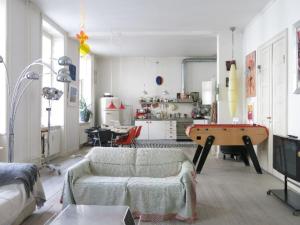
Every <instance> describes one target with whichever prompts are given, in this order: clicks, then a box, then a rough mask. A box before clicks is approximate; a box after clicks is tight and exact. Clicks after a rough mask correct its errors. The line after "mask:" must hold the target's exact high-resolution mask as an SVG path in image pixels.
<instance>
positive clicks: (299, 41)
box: [297, 28, 300, 87]
mask: <svg viewBox="0 0 300 225" xmlns="http://www.w3.org/2000/svg"><path fill="white" fill-rule="evenodd" d="M297 50H298V51H297V62H298V70H297V73H298V84H297V85H298V87H300V28H298V29H297Z"/></svg>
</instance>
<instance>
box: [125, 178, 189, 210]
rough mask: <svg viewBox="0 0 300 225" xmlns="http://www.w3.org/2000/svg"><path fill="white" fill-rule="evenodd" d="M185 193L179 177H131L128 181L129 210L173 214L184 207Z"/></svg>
mask: <svg viewBox="0 0 300 225" xmlns="http://www.w3.org/2000/svg"><path fill="white" fill-rule="evenodd" d="M185 191H186V190H185V187H184V184H182V183H181V182H180V178H179V177H167V178H149V177H133V178H130V180H129V181H128V194H129V199H130V206H131V210H132V211H133V212H143V213H144V214H148V213H149V214H165V213H175V212H176V210H177V209H178V208H181V207H182V206H183V205H184V202H185V200H184V197H185Z"/></svg>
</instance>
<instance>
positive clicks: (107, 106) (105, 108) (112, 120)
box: [99, 97, 120, 126]
mask: <svg viewBox="0 0 300 225" xmlns="http://www.w3.org/2000/svg"><path fill="white" fill-rule="evenodd" d="M99 106H100V109H99V110H100V118H101V124H105V125H109V126H114V125H117V124H120V99H119V98H118V97H101V98H100V104H99ZM111 106H114V107H111Z"/></svg>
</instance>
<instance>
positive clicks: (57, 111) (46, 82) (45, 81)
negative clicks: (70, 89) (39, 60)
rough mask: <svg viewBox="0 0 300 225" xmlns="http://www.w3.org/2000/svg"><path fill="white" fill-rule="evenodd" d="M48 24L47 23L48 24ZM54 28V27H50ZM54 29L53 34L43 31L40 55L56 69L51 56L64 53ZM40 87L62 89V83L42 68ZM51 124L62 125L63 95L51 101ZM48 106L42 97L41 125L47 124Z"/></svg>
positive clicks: (61, 39)
mask: <svg viewBox="0 0 300 225" xmlns="http://www.w3.org/2000/svg"><path fill="white" fill-rule="evenodd" d="M48 26H49V25H48ZM52 29H54V28H52ZM57 33H58V32H57V31H56V32H55V34H53V35H52V34H49V33H48V32H44V33H43V37H42V57H43V60H44V61H45V62H47V63H48V64H50V65H51V66H53V68H54V70H56V71H57V70H58V69H59V68H58V65H57V63H56V61H52V60H50V59H51V58H59V57H60V56H62V55H64V39H63V36H59V35H58V34H57ZM42 87H54V88H57V89H59V90H61V91H64V84H63V83H62V82H57V81H56V76H55V75H54V74H53V73H52V72H51V71H50V70H49V69H48V68H45V67H44V68H43V78H42ZM64 94H66V93H64ZM50 103H51V126H63V125H64V97H61V98H60V99H59V100H58V101H56V100H55V101H51V102H50ZM47 107H49V101H48V100H46V99H45V98H43V97H42V107H41V125H42V126H47V125H48V112H47V111H46V108H47Z"/></svg>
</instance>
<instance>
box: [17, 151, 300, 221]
mask: <svg viewBox="0 0 300 225" xmlns="http://www.w3.org/2000/svg"><path fill="white" fill-rule="evenodd" d="M185 151H186V153H187V155H188V156H189V157H192V155H193V153H194V151H195V150H194V149H191V148H189V149H185ZM78 160H80V158H66V159H61V165H62V170H63V173H65V170H66V169H67V168H68V167H69V166H70V165H72V164H74V163H75V162H77V161H78ZM63 177H64V176H63V175H62V176H56V175H49V174H48V172H47V171H43V172H42V181H43V185H44V189H45V192H46V196H47V202H46V204H45V206H44V207H43V208H41V209H40V210H37V211H36V212H35V213H34V214H33V215H32V216H31V217H29V218H28V219H27V220H26V221H25V222H23V225H41V224H44V223H45V222H46V221H47V220H49V219H50V218H51V217H53V216H55V215H56V214H57V213H58V212H59V211H60V210H61V205H60V203H59V199H60V196H61V189H62V183H63ZM197 182H198V183H197V211H198V216H199V219H198V220H197V221H196V222H195V223H194V224H197V225H198V224H199V225H299V224H300V217H299V216H298V217H296V216H293V215H292V210H291V209H290V208H288V207H287V206H285V205H284V204H282V203H281V202H280V201H278V200H277V199H275V197H273V196H268V195H267V194H266V192H267V190H268V189H269V188H281V187H282V183H281V182H280V181H278V180H277V179H276V178H274V177H272V176H270V175H268V174H266V173H264V174H263V175H257V174H256V172H255V170H254V168H252V167H250V168H249V167H245V166H244V164H243V163H241V162H236V161H231V160H225V161H224V160H222V159H216V158H214V157H209V158H208V160H207V162H206V164H205V165H204V168H203V171H202V174H201V175H198V176H197ZM177 224H178V225H183V224H185V223H182V222H177V221H169V222H162V223H142V224H141V225H177Z"/></svg>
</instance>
